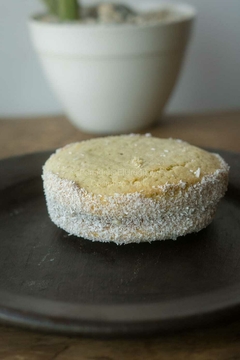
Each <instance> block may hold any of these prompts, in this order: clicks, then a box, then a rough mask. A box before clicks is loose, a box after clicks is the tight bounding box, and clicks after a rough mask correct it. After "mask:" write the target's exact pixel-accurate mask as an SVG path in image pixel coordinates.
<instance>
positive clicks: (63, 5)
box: [58, 0, 79, 21]
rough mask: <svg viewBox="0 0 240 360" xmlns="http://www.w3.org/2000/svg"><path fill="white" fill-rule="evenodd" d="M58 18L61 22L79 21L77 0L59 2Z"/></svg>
mask: <svg viewBox="0 0 240 360" xmlns="http://www.w3.org/2000/svg"><path fill="white" fill-rule="evenodd" d="M58 17H59V19H60V20H61V21H66V20H77V19H79V7H78V2H77V0H58Z"/></svg>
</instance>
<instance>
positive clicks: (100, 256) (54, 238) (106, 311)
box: [0, 151, 240, 336]
mask: <svg viewBox="0 0 240 360" xmlns="http://www.w3.org/2000/svg"><path fill="white" fill-rule="evenodd" d="M219 153H221V154H222V156H223V157H224V158H225V159H226V161H227V162H228V163H229V164H230V165H231V175H230V184H229V190H228V193H227V195H226V196H225V198H224V199H223V200H222V201H221V204H220V206H219V208H218V211H217V214H216V217H215V220H214V221H213V223H212V224H211V225H210V226H209V227H208V228H206V229H205V230H203V231H201V232H199V233H198V234H191V235H188V236H185V237H182V238H179V239H178V240H177V241H164V242H158V241H157V242H154V243H152V244H148V243H145V244H132V245H125V246H117V245H115V244H106V243H98V242H95V243H93V242H91V241H87V240H84V239H81V238H76V237H74V236H68V235H67V234H66V233H65V232H64V231H62V230H60V229H58V228H57V227H56V226H55V225H54V224H52V223H51V221H50V219H49V217H48V214H47V210H46V206H45V199H44V195H43V190H42V181H41V176H40V175H41V167H42V164H43V163H44V162H45V160H46V159H47V157H48V156H49V155H50V152H45V153H39V154H32V155H26V156H21V157H16V158H10V159H6V160H2V161H1V162H0V320H1V321H2V322H5V323H10V324H17V325H21V326H27V327H31V328H37V329H42V330H48V331H54V332H63V333H79V334H86V335H93V336H96V335H98V336H99V335H108V336H113V335H117V336H119V335H130V334H133V335H139V334H142V335H149V334H153V333H156V332H165V331H167V330H176V329H183V328H187V327H197V326H199V325H202V324H210V323H212V322H213V321H216V320H217V319H222V318H224V317H226V316H227V317H229V316H232V315H233V314H236V313H237V314H240V155H239V154H233V153H227V152H220V151H219Z"/></svg>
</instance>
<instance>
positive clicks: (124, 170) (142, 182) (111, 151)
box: [45, 134, 222, 196]
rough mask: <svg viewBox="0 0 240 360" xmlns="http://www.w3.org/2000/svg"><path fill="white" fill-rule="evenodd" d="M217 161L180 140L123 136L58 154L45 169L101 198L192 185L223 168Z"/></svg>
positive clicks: (75, 145)
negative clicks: (174, 185)
mask: <svg viewBox="0 0 240 360" xmlns="http://www.w3.org/2000/svg"><path fill="white" fill-rule="evenodd" d="M221 168H222V164H221V158H219V157H218V156H216V155H215V154H211V153H209V152H207V151H204V150H202V149H199V148H197V147H195V146H192V145H189V144H188V143H186V142H183V141H181V140H174V139H159V138H155V137H152V136H149V135H148V134H146V135H121V136H109V137H103V138H97V139H92V140H87V141H82V142H78V143H73V144H69V145H67V146H65V147H64V148H62V149H60V150H57V151H56V153H55V154H53V155H52V156H51V157H50V158H49V159H48V160H47V162H46V164H45V171H49V172H51V173H53V174H56V175H58V177H60V178H62V179H67V180H70V181H73V182H75V183H76V184H77V185H78V186H79V187H80V188H84V189H85V190H86V191H87V192H89V193H93V194H99V195H109V196H111V195H114V194H116V193H118V194H129V193H135V192H138V193H142V194H143V195H145V196H154V195H156V194H160V193H162V191H163V190H162V189H163V186H164V185H166V184H176V185H177V184H183V185H184V186H189V185H194V184H196V183H199V182H201V179H202V178H203V177H204V176H205V175H211V174H213V173H214V172H215V171H216V170H218V169H221Z"/></svg>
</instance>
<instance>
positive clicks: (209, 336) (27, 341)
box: [0, 112, 240, 360]
mask: <svg viewBox="0 0 240 360" xmlns="http://www.w3.org/2000/svg"><path fill="white" fill-rule="evenodd" d="M145 132H151V133H152V134H153V135H155V136H159V137H174V138H180V139H183V140H187V141H189V142H191V143H192V144H195V145H200V146H207V147H212V148H219V149H226V150H232V151H238V152H240V141H239V140H240V136H239V134H240V112H235V113H225V114H213V115H194V116H167V117H165V118H163V119H162V120H161V122H160V123H159V125H158V126H155V127H153V128H151V129H146V130H145ZM90 137H91V135H89V134H84V133H82V132H80V131H78V130H76V129H75V128H74V127H73V126H72V125H70V123H69V122H68V121H67V120H66V119H65V118H63V117H61V116H58V117H50V118H34V119H11V120H7V119H2V120H0V158H4V157H8V156H12V155H18V154H23V153H29V152H35V151H41V150H46V149H53V148H56V147H60V146H62V145H64V144H67V143H69V142H73V141H78V140H82V139H87V138H90ZM42 359H44V360H50V359H51V360H53V359H55V360H66V359H73V360H74V359H76V360H136V359H141V360H150V359H151V360H157V359H159V360H160V359H163V360H175V359H176V360H183V359H184V360H185V359H193V360H213V359H218V360H237V359H240V319H239V320H238V319H235V321H234V322H231V323H225V324H221V325H219V324H218V325H217V324H216V325H215V326H214V327H211V328H208V329H202V330H197V329H196V330H194V331H188V332H182V333H178V334H174V335H164V336H158V337H157V338H152V339H135V340H111V341H110V340H105V341H104V340H93V339H84V338H81V337H79V338H76V337H75V338H74V337H67V336H56V335H46V334H41V333H38V332H29V331H26V330H20V329H15V328H11V327H5V326H0V360H42Z"/></svg>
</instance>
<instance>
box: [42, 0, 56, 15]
mask: <svg viewBox="0 0 240 360" xmlns="http://www.w3.org/2000/svg"><path fill="white" fill-rule="evenodd" d="M42 1H43V2H44V4H45V5H46V6H47V8H48V12H49V13H50V14H54V15H58V3H57V2H58V0H42Z"/></svg>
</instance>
